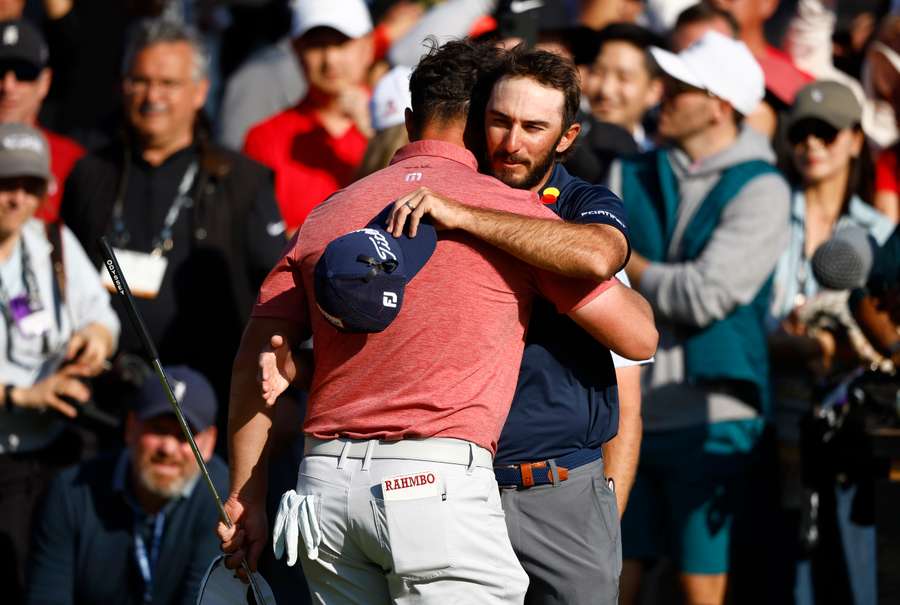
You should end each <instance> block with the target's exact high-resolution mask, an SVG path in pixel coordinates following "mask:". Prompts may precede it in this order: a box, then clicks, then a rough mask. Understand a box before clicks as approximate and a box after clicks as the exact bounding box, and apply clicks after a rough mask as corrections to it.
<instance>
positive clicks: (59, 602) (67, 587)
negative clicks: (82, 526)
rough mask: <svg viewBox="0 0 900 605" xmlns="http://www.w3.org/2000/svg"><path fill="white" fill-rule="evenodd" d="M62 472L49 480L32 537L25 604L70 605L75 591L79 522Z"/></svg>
mask: <svg viewBox="0 0 900 605" xmlns="http://www.w3.org/2000/svg"><path fill="white" fill-rule="evenodd" d="M64 476H65V475H61V476H59V477H57V478H56V479H55V480H54V481H53V483H51V484H50V489H48V490H47V498H46V499H45V501H44V506H43V508H42V509H41V511H40V512H39V514H38V515H37V516H36V519H35V523H34V532H33V535H32V540H31V557H30V559H29V568H28V588H27V592H26V597H25V603H26V605H46V604H49V603H52V604H53V605H68V604H70V603H73V596H74V594H75V544H76V543H77V539H76V533H77V531H76V524H75V523H74V519H73V518H72V515H71V511H70V508H69V506H68V505H67V504H68V503H67V494H70V493H71V489H70V486H69V485H67V484H66V483H65V482H64V481H63V477H64Z"/></svg>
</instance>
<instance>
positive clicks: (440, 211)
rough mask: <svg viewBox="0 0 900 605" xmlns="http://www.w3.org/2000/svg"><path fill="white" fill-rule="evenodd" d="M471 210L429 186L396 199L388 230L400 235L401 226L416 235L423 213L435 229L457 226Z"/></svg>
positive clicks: (394, 234)
mask: <svg viewBox="0 0 900 605" xmlns="http://www.w3.org/2000/svg"><path fill="white" fill-rule="evenodd" d="M467 212H470V210H469V209H468V208H467V207H466V206H464V205H463V204H460V203H459V202H455V201H453V200H451V199H449V198H446V197H443V196H441V195H438V194H437V193H435V192H434V191H431V190H430V189H428V187H419V188H418V189H416V190H415V191H412V192H410V193H407V194H406V195H404V196H402V197H400V198H397V201H395V202H394V207H393V209H392V210H391V214H390V216H389V217H388V224H387V231H388V232H389V233H390V234H391V235H393V236H394V237H400V236H401V235H403V232H404V227H406V232H407V233H408V234H409V236H410V237H415V236H416V233H417V232H418V229H419V223H420V222H421V221H422V217H423V216H425V215H426V214H427V215H428V216H430V217H431V222H432V224H433V225H434V227H435V228H436V229H458V228H459V227H460V225H461V224H462V221H463V219H464V217H465V215H466V213H467Z"/></svg>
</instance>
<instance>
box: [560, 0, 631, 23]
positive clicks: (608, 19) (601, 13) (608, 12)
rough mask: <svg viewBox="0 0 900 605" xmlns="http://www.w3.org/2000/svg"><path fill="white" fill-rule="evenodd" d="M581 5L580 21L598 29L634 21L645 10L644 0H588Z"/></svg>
mask: <svg viewBox="0 0 900 605" xmlns="http://www.w3.org/2000/svg"><path fill="white" fill-rule="evenodd" d="M560 4H563V2H560ZM580 5H581V6H580V14H579V16H578V21H579V23H581V24H582V25H586V26H588V27H590V28H591V29H596V30H601V29H603V28H604V27H606V26H607V25H609V24H610V23H634V22H636V21H637V20H638V18H639V17H640V16H641V13H643V11H644V3H643V1H642V0H586V1H585V2H581V3H580Z"/></svg>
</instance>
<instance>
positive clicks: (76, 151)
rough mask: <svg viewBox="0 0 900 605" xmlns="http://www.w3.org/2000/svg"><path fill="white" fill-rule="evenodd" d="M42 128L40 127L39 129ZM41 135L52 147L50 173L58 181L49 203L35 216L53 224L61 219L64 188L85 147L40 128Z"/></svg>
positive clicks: (49, 194) (51, 189)
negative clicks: (60, 207) (60, 209)
mask: <svg viewBox="0 0 900 605" xmlns="http://www.w3.org/2000/svg"><path fill="white" fill-rule="evenodd" d="M39 128H40V127H39ZM40 131H41V134H43V135H44V136H45V137H46V138H47V143H48V144H49V145H50V172H52V173H53V178H54V179H55V180H56V183H55V185H54V186H51V187H50V191H49V192H48V195H47V201H46V202H45V203H44V204H43V205H42V206H41V207H40V208H38V210H37V212H35V213H34V214H35V216H36V217H38V218H40V219H43V220H45V221H49V222H53V221H55V220H57V219H58V218H59V205H60V203H61V202H62V196H63V187H64V186H65V183H66V179H67V178H68V177H69V173H70V172H72V168H74V167H75V162H77V161H78V160H80V159H81V157H82V156H83V155H84V153H85V152H84V147H82V146H81V145H79V144H78V143H76V142H75V141H74V140H73V139H70V138H69V137H64V136H62V135H61V134H56V133H55V132H51V131H49V130H47V129H46V128H40Z"/></svg>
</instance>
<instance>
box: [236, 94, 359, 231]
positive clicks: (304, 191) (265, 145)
mask: <svg viewBox="0 0 900 605" xmlns="http://www.w3.org/2000/svg"><path fill="white" fill-rule="evenodd" d="M367 144H368V140H367V139H366V137H365V136H363V134H362V133H361V132H359V130H357V128H356V126H351V127H350V128H348V129H347V131H346V132H344V133H343V134H342V135H340V136H337V137H334V136H332V135H331V134H329V133H328V131H327V130H325V127H324V126H322V123H321V122H320V121H319V119H318V117H317V116H316V114H315V112H314V111H312V109H311V108H310V107H309V106H308V104H306V103H304V102H301V103H300V104H299V105H297V106H296V107H292V108H290V109H286V110H285V111H283V112H281V113H279V114H276V115H274V116H272V117H271V118H269V119H267V120H265V121H263V122H260V123H259V124H257V125H256V126H254V127H253V128H251V129H250V131H249V132H248V133H247V139H246V141H245V142H244V153H246V154H247V155H248V156H250V157H251V158H253V159H254V160H256V161H258V162H260V163H262V164H265V165H266V166H268V167H269V168H271V169H272V170H273V171H274V172H275V198H276V199H277V200H278V206H279V207H280V208H281V216H282V217H283V218H284V222H285V225H286V227H287V230H288V231H289V232H293V231H294V230H296V229H297V228H298V227H299V226H300V225H302V224H303V221H304V220H305V219H306V215H307V214H309V211H310V210H312V209H313V208H314V207H315V206H316V205H317V204H319V203H320V202H321V201H322V200H324V199H325V198H326V197H328V196H329V195H331V194H332V193H334V192H335V191H337V190H338V189H340V188H341V187H344V186H346V185H349V184H350V183H351V182H352V181H353V178H354V176H355V175H356V170H357V168H359V165H360V163H361V162H362V159H363V155H364V154H365V152H366V145H367Z"/></svg>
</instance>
